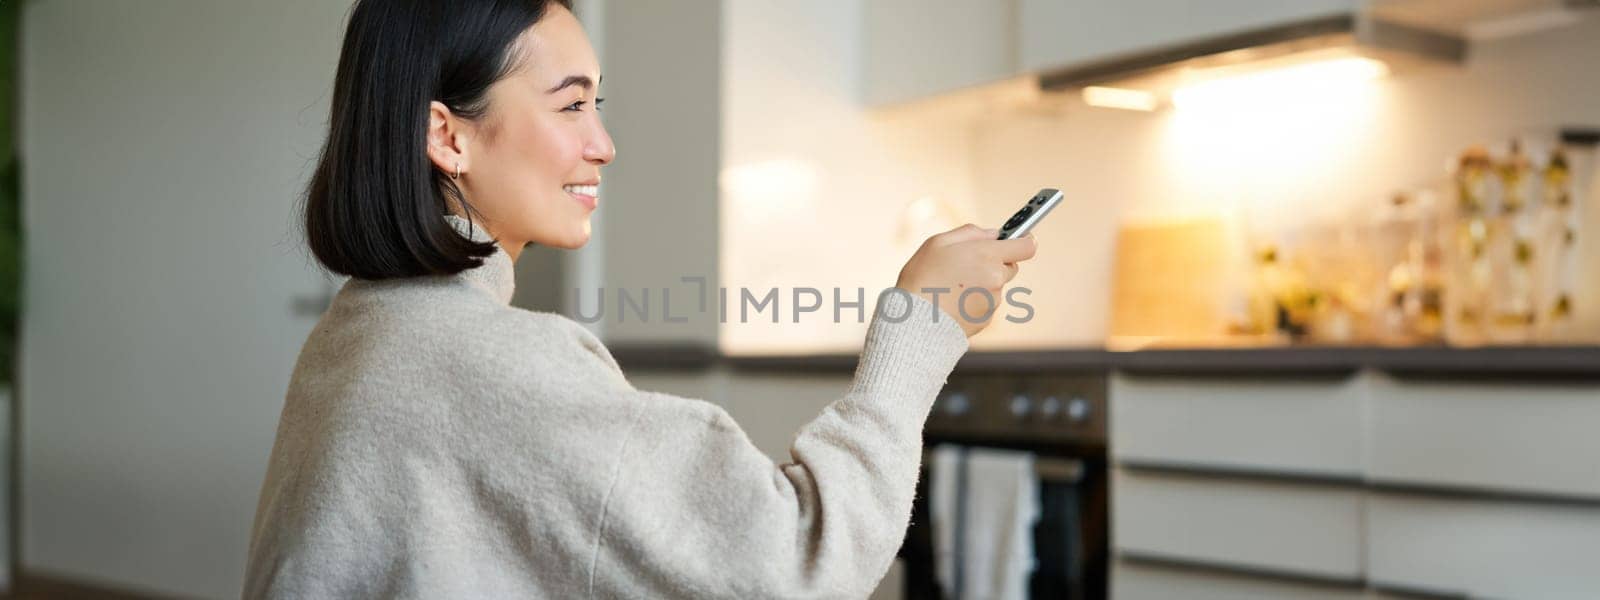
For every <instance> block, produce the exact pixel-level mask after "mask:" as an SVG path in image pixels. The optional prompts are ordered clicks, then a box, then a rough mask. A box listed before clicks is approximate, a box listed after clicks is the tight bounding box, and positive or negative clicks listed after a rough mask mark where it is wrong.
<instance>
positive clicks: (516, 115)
mask: <svg viewBox="0 0 1600 600" xmlns="http://www.w3.org/2000/svg"><path fill="white" fill-rule="evenodd" d="M512 53H513V57H517V56H520V63H521V64H520V66H519V67H517V68H516V69H515V70H514V71H513V72H512V73H511V74H509V75H508V76H506V77H505V78H504V79H501V80H500V81H498V82H496V83H495V84H493V85H492V86H490V88H489V91H488V105H487V106H488V108H487V109H486V111H485V114H484V116H483V118H482V119H480V120H478V121H477V122H474V121H469V120H466V119H463V118H460V117H458V116H456V115H454V114H452V113H451V111H450V109H449V108H448V107H446V106H445V105H444V104H443V103H441V102H438V101H434V102H432V103H431V104H430V105H429V107H430V108H429V116H428V132H427V141H428V148H427V152H428V157H429V159H431V160H432V161H433V164H434V166H435V167H436V168H438V169H440V170H441V171H443V172H445V173H452V174H453V173H455V170H456V168H457V164H459V165H460V172H461V175H460V177H459V178H458V179H457V180H456V181H455V184H456V186H457V187H459V188H460V189H461V193H462V195H463V196H465V197H466V200H467V202H468V203H470V204H471V205H472V207H473V208H475V209H476V210H477V211H478V212H479V213H481V214H482V221H483V223H482V225H483V226H484V228H485V229H486V230H487V231H488V232H489V234H490V235H492V236H493V237H494V238H495V239H496V240H499V242H500V244H501V246H502V247H503V248H504V249H505V250H506V252H507V253H508V254H510V255H511V258H512V259H513V260H515V259H516V258H517V256H518V255H519V254H520V252H521V250H522V248H523V247H524V246H526V245H528V244H530V243H532V244H540V245H544V246H551V247H556V248H566V249H574V248H579V247H582V246H583V245H584V244H585V243H587V242H588V241H589V235H590V222H589V217H590V215H591V214H592V213H593V212H594V210H595V208H596V207H597V206H598V202H599V198H598V193H597V191H596V190H597V188H598V186H599V183H600V168H601V167H603V166H605V165H607V164H609V163H610V162H611V160H612V158H614V157H615V155H616V148H615V147H614V146H613V145H612V143H611V136H610V135H609V134H607V133H606V129H605V126H604V125H602V124H601V122H600V115H599V113H598V106H597V104H596V93H597V92H598V91H599V85H600V66H599V61H598V60H597V59H596V58H595V54H594V48H593V47H591V46H590V45H589V37H588V36H587V35H586V34H585V33H584V31H583V27H582V26H581V25H580V24H579V23H578V19H577V18H576V17H574V16H573V15H572V13H571V12H569V11H568V10H567V9H566V8H564V7H562V6H561V5H560V4H557V3H555V2H551V3H549V4H548V8H547V9H546V12H545V15H544V17H543V18H542V19H540V20H539V22H538V23H537V24H535V25H534V26H533V27H531V28H529V29H528V31H526V32H524V33H523V34H522V36H521V37H520V38H519V39H518V41H517V43H516V44H515V45H514V46H513V48H512ZM454 212H456V213H457V214H458V215H460V214H461V212H460V210H459V208H455V209H454ZM462 216H465V215H462Z"/></svg>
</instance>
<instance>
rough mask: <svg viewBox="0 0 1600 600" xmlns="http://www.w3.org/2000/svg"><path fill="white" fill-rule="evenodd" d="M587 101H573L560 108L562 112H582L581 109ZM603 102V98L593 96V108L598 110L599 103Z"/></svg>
mask: <svg viewBox="0 0 1600 600" xmlns="http://www.w3.org/2000/svg"><path fill="white" fill-rule="evenodd" d="M587 102H588V101H587V100H579V101H577V102H573V103H572V104H568V105H567V106H566V107H564V108H562V109H561V110H562V112H582V111H583V105H584V104H586V103H587ZM605 102H606V99H605V98H595V99H594V109H595V110H600V105H601V104H605Z"/></svg>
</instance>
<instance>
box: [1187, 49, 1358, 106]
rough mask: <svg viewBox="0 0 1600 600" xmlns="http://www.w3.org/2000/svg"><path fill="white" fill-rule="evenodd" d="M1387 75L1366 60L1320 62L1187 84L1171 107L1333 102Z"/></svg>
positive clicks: (1348, 59) (1354, 57)
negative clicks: (1353, 88)
mask: <svg viewBox="0 0 1600 600" xmlns="http://www.w3.org/2000/svg"><path fill="white" fill-rule="evenodd" d="M1388 73H1389V66H1388V65H1385V64H1383V63H1382V62H1381V61H1377V60H1373V59H1370V58H1366V57H1360V56H1353V57H1346V58H1337V59H1332V60H1322V61H1317V62H1309V63H1303V64H1298V65H1293V66H1287V67H1281V68H1276V69H1271V70H1266V71H1258V72H1254V73H1247V74H1243V75H1234V76H1231V77H1223V78H1219V79H1213V80H1209V81H1202V82H1200V83H1195V84H1191V85H1188V86H1185V87H1183V88H1180V89H1178V91H1176V92H1173V94H1172V104H1173V105H1174V106H1176V107H1177V108H1178V109H1179V110H1184V111H1188V110H1203V111H1216V112H1230V111H1239V110H1255V109H1256V108H1258V107H1262V106H1271V105H1274V104H1282V103H1302V102H1322V101H1336V100H1337V99H1338V98H1339V97H1340V96H1341V95H1343V94H1344V93H1345V92H1346V91H1348V90H1349V89H1351V88H1352V87H1357V86H1359V85H1360V84H1361V83H1363V82H1367V81H1371V80H1374V79H1377V78H1379V77H1383V76H1384V75H1387V74H1388Z"/></svg>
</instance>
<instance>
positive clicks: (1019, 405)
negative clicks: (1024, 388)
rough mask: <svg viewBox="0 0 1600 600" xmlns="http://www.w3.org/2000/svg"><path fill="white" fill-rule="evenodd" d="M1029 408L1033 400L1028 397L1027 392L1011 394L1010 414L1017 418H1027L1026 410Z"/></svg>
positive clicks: (1031, 406)
mask: <svg viewBox="0 0 1600 600" xmlns="http://www.w3.org/2000/svg"><path fill="white" fill-rule="evenodd" d="M1031 408H1033V400H1032V399H1031V398H1028V395H1027V394H1015V395H1013V396H1011V416H1013V417H1016V418H1017V419H1019V420H1020V419H1024V418H1027V416H1028V410H1029V409H1031Z"/></svg>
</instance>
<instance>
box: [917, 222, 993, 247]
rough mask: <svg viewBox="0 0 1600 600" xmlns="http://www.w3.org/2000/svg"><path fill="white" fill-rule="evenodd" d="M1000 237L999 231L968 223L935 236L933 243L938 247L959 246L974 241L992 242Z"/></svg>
mask: <svg viewBox="0 0 1600 600" xmlns="http://www.w3.org/2000/svg"><path fill="white" fill-rule="evenodd" d="M999 235H1000V232H999V231H997V230H994V229H984V228H982V227H979V226H977V225H973V224H972V223H967V224H966V225H962V226H960V227H957V228H955V229H951V230H950V231H946V232H944V233H941V234H938V235H935V236H933V242H934V244H935V245H938V246H947V245H950V244H959V243H961V242H970V241H974V240H992V239H994V238H995V237H997V236H999Z"/></svg>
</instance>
